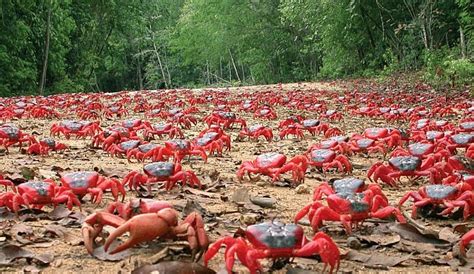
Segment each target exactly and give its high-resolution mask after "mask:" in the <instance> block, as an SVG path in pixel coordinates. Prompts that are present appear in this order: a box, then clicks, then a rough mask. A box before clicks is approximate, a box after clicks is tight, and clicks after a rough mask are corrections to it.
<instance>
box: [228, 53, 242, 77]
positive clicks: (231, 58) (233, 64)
mask: <svg viewBox="0 0 474 274" xmlns="http://www.w3.org/2000/svg"><path fill="white" fill-rule="evenodd" d="M229 54H230V60H231V61H232V66H234V71H235V75H236V76H237V80H239V82H242V81H241V80H240V76H239V71H238V70H237V66H236V65H235V62H234V57H233V56H232V52H231V51H230V49H229Z"/></svg>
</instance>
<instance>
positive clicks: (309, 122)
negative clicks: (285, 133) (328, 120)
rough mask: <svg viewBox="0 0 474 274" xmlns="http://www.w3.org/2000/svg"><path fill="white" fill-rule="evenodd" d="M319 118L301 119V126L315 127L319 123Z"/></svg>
mask: <svg viewBox="0 0 474 274" xmlns="http://www.w3.org/2000/svg"><path fill="white" fill-rule="evenodd" d="M319 123H320V122H319V120H316V119H308V120H304V121H303V126H304V127H315V126H318V125H319Z"/></svg>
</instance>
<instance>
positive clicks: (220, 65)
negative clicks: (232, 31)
mask: <svg viewBox="0 0 474 274" xmlns="http://www.w3.org/2000/svg"><path fill="white" fill-rule="evenodd" d="M219 68H220V75H219V76H220V78H222V57H219Z"/></svg>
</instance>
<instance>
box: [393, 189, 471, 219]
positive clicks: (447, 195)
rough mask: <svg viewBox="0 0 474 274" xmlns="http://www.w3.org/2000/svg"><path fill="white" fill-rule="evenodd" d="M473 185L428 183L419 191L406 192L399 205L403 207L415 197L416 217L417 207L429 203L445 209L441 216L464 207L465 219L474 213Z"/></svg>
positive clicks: (413, 212)
mask: <svg viewBox="0 0 474 274" xmlns="http://www.w3.org/2000/svg"><path fill="white" fill-rule="evenodd" d="M471 190H472V187H471V186H470V185H468V184H463V183H461V184H457V185H426V186H422V187H420V188H419V189H418V191H410V192H408V193H406V194H405V195H404V196H403V197H402V199H401V200H400V202H399V203H398V206H399V207H401V206H402V205H403V204H404V203H405V202H406V201H407V200H408V199H409V198H412V199H413V206H412V212H411V215H412V217H413V218H416V215H417V209H418V208H421V207H425V206H428V205H432V206H439V207H441V209H443V211H441V212H440V213H439V215H441V216H446V215H448V214H450V213H451V212H452V211H453V210H454V209H456V208H458V207H460V208H463V217H464V220H467V219H468V218H469V217H470V216H472V215H473V213H474V209H473V208H472V206H474V195H473V193H472V191H471Z"/></svg>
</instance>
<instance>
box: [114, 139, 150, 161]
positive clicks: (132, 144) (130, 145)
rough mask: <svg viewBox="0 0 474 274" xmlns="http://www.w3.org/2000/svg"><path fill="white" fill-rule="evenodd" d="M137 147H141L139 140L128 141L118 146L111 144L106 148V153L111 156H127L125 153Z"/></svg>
mask: <svg viewBox="0 0 474 274" xmlns="http://www.w3.org/2000/svg"><path fill="white" fill-rule="evenodd" d="M139 145H143V143H142V141H140V140H128V141H124V142H121V143H118V144H112V145H110V146H109V147H107V148H106V150H107V152H108V153H110V154H111V155H112V156H115V157H117V156H120V155H127V153H128V152H129V151H130V150H132V149H134V148H137V147H138V146H139Z"/></svg>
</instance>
